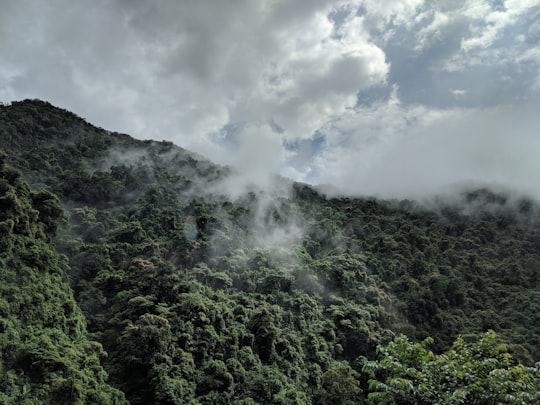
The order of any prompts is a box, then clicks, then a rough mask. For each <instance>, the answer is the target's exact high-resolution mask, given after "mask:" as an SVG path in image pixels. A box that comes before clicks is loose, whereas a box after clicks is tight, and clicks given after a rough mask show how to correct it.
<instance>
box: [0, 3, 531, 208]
mask: <svg viewBox="0 0 540 405" xmlns="http://www.w3.org/2000/svg"><path fill="white" fill-rule="evenodd" d="M0 10H1V12H0V101H2V102H4V103H8V102H10V101H13V100H22V99H25V98H39V99H42V100H46V101H49V102H51V103H52V104H54V105H57V106H59V107H62V108H66V109H69V110H71V111H73V112H75V113H76V114H78V115H79V116H82V117H83V118H85V119H86V120H87V121H89V122H90V123H92V124H94V125H97V126H100V127H102V128H105V129H108V130H113V131H119V132H124V133H128V134H130V135H132V136H134V137H136V138H139V139H155V140H169V141H172V142H174V143H175V144H177V145H179V146H182V147H184V148H186V149H189V150H191V151H194V152H197V153H199V154H202V155H203V156H206V157H208V158H209V159H211V160H213V161H215V162H217V163H221V164H230V165H236V166H239V167H241V168H242V170H244V171H246V172H249V173H251V174H252V175H253V176H254V178H255V179H256V178H257V176H259V175H260V176H261V178H262V177H263V176H265V175H267V174H268V173H279V174H282V175H284V176H286V177H289V178H292V179H294V180H297V181H302V182H307V183H310V184H324V185H330V186H332V187H333V188H334V189H337V190H340V191H341V192H343V193H345V194H349V195H377V196H380V197H385V198H417V197H419V196H425V195H429V194H436V193H440V192H443V191H444V190H448V189H450V188H452V187H455V186H459V185H462V184H482V185H490V186H493V187H506V188H510V189H512V190H515V191H518V192H520V193H526V194H529V195H531V196H533V197H537V198H540V184H539V183H540V181H539V180H538V179H539V178H540V176H539V175H540V158H539V157H540V0H506V1H505V0H489V1H488V0H485V1H484V0H462V1H460V0H431V1H423V0H332V1H331V0H259V1H255V0H222V1H215V0H191V1H190V0H159V1H158V0H115V1H113V0H79V1H72V0H47V1H42V0H0Z"/></svg>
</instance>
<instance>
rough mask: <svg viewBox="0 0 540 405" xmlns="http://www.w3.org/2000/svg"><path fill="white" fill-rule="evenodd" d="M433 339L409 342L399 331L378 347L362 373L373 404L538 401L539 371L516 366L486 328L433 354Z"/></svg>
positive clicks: (486, 404) (539, 387)
mask: <svg viewBox="0 0 540 405" xmlns="http://www.w3.org/2000/svg"><path fill="white" fill-rule="evenodd" d="M431 343H433V339H426V340H424V341H423V342H422V343H412V342H410V341H409V340H408V339H407V337H405V336H403V335H401V336H399V337H397V338H396V339H395V340H394V341H392V342H390V343H389V344H388V345H387V346H383V347H379V349H378V359H377V360H375V361H369V362H367V363H366V365H365V366H364V371H365V372H367V373H369V374H370V375H371V376H372V377H373V379H372V380H370V381H369V390H370V391H371V392H370V394H369V395H368V402H369V403H372V404H411V403H414V404H426V405H427V404H462V403H464V404H485V405H488V404H495V403H497V404H532V403H536V402H538V400H540V369H538V368H537V367H524V366H523V365H521V364H516V363H515V362H514V361H513V359H512V356H511V355H510V354H509V353H508V351H507V348H506V345H504V344H499V343H498V342H497V341H496V335H495V332H493V331H489V332H487V333H486V334H485V335H483V336H482V338H481V339H480V340H479V341H476V342H472V343H468V342H466V341H465V340H464V339H463V338H462V337H458V339H457V340H456V341H455V342H454V343H453V345H452V347H451V348H450V350H448V351H447V352H446V353H444V354H441V355H435V354H433V352H431V351H429V350H428V348H427V347H428V346H429V345H430V344H431Z"/></svg>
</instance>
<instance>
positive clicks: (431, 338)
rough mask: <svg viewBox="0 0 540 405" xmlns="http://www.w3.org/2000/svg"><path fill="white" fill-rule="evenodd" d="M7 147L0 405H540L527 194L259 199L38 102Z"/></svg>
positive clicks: (185, 155)
mask: <svg viewBox="0 0 540 405" xmlns="http://www.w3.org/2000/svg"><path fill="white" fill-rule="evenodd" d="M0 149H1V150H2V151H1V152H0V154H1V155H0V247H1V250H0V291H1V295H0V315H1V318H0V347H1V349H2V352H1V353H2V355H1V358H0V403H4V404H15V403H21V404H40V403H59V404H63V403H65V404H71V403H78V404H90V403H95V404H122V403H131V404H362V403H366V404H378V403H382V404H392V403H395V404H412V403H417V404H434V403H452V404H454V403H455V404H457V403H467V404H493V403H503V404H532V403H535V402H536V401H540V394H539V392H540V368H539V364H538V362H539V361H540V319H539V316H540V315H539V314H540V290H539V288H538V275H539V270H540V205H538V204H537V202H536V201H534V200H532V199H529V198H527V197H524V196H514V195H511V194H509V193H504V192H499V191H496V190H489V189H485V188H483V189H469V190H463V191H462V192H460V193H459V195H454V196H452V198H449V197H445V198H442V197H441V198H434V199H433V200H432V201H431V202H429V203H428V202H424V203H422V204H420V203H418V202H413V201H407V200H405V201H383V200H378V199H376V198H370V197H363V198H350V197H332V198H331V197H327V196H326V195H324V194H323V193H322V192H320V191H317V190H316V189H314V188H313V187H311V186H308V185H305V184H300V183H295V182H292V181H289V180H287V179H284V178H281V177H279V176H275V177H272V180H271V181H270V182H269V184H265V185H264V187H262V186H261V185H259V184H251V183H249V182H246V181H243V180H242V179H243V177H242V173H241V172H238V171H236V170H235V169H233V168H229V167H222V166H218V165H215V164H213V163H211V162H209V161H207V160H205V159H204V158H202V157H200V156H197V155H195V154H193V153H190V152H188V151H186V150H184V149H182V148H180V147H178V146H175V145H174V144H172V143H170V142H165V141H164V142H156V141H140V140H136V139H133V138H131V137H130V136H128V135H125V134H119V133H114V132H110V131H106V130H103V129H101V128H96V127H94V126H92V125H91V124H89V123H87V122H86V121H85V120H83V119H81V118H79V117H77V116H76V115H75V114H73V113H71V112H68V111H66V110H62V109H59V108H56V107H54V106H52V105H51V104H49V103H46V102H43V101H38V100H25V101H21V102H13V103H11V104H9V105H2V106H0ZM240 180H242V181H240ZM239 184H240V185H241V190H240V191H239V190H238V189H239V186H238V185H239ZM233 185H234V188H235V191H234V192H232V191H231V190H232V187H233Z"/></svg>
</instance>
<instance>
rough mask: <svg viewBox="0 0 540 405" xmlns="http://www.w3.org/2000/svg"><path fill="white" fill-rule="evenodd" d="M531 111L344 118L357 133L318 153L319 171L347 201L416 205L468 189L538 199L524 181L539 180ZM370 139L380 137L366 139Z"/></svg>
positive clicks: (384, 110)
mask: <svg viewBox="0 0 540 405" xmlns="http://www.w3.org/2000/svg"><path fill="white" fill-rule="evenodd" d="M539 107H540V102H535V103H533V104H522V105H515V106H510V105H503V106H498V107H493V108H488V109H475V108H471V109H452V110H427V109H425V108H420V107H404V106H401V105H395V104H394V105H389V104H385V105H380V106H378V107H377V108H375V109H373V110H369V111H358V114H357V115H354V116H351V119H354V120H358V118H359V117H364V118H363V119H364V122H363V123H358V122H356V123H354V124H353V125H351V127H352V128H362V130H361V131H362V132H358V133H354V134H352V135H351V136H349V138H348V139H347V141H346V142H345V143H343V144H341V145H339V147H335V148H334V149H333V150H327V151H325V152H324V153H323V154H322V155H321V156H320V161H319V164H320V165H322V166H324V167H326V168H327V169H328V170H327V172H326V174H325V176H326V181H327V182H328V183H331V184H332V185H334V186H337V187H338V188H339V189H341V190H345V191H346V192H348V193H353V194H372V195H379V196H383V197H402V198H411V197H412V198H419V197H421V196H424V195H426V194H437V193H443V192H444V191H445V190H447V189H448V188H449V187H451V186H454V185H456V184H460V183H461V184H464V183H476V184H490V185H494V186H502V185H505V186H507V187H511V188H512V189H514V190H517V191H519V192H522V193H526V194H529V195H532V196H534V197H536V198H540V192H539V191H538V189H537V187H536V184H535V182H534V181H531V179H532V177H534V176H535V175H534V174H535V173H539V172H540V161H539V160H538V159H537V158H536V156H538V155H539V154H540V140H539V139H538V137H537V130H536V128H538V126H539V125H540V119H539V118H538V117H537V116H536V115H535V114H534V113H533V111H535V110H537V109H538V108H539ZM382 117H386V121H382ZM373 133H380V134H382V136H374V137H373V139H371V138H370V137H371V136H372V135H371V134H373ZM353 138H356V139H355V140H353ZM348 150H349V151H350V153H347V151H348ZM335 179H338V181H335Z"/></svg>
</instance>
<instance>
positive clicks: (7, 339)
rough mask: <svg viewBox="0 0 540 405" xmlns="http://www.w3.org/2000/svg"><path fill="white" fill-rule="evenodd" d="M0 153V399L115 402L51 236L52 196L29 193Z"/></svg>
mask: <svg viewBox="0 0 540 405" xmlns="http://www.w3.org/2000/svg"><path fill="white" fill-rule="evenodd" d="M4 161H5V155H3V154H1V153H0V313H1V320H0V352H1V353H2V355H1V357H0V402H1V403H4V404H15V403H21V404H22V403H24V404H34V403H35V404H38V403H65V404H75V403H77V404H87V403H100V404H121V403H124V402H125V400H124V396H123V395H122V394H121V393H120V392H119V391H117V390H115V389H113V388H112V387H110V386H109V385H108V384H107V382H106V380H107V374H106V373H105V371H104V370H103V368H102V367H101V364H100V356H101V355H102V354H103V349H102V348H101V345H100V344H99V343H97V342H93V341H90V340H89V339H88V337H87V333H86V324H85V321H84V318H83V315H82V313H81V312H80V310H79V308H78V306H77V303H76V302H75V300H74V298H73V294H72V291H71V289H70V286H69V283H68V280H67V274H66V269H67V263H66V261H65V258H62V257H59V256H58V254H57V253H56V252H55V248H54V245H53V244H52V242H51V238H52V237H53V236H54V232H55V230H56V227H57V226H58V224H59V222H60V221H61V219H62V208H61V206H60V205H59V204H58V200H57V198H56V197H55V196H54V195H52V194H50V193H49V192H47V191H40V192H33V191H31V190H30V189H29V187H28V185H27V184H26V182H25V181H24V180H23V179H22V177H21V176H20V174H19V173H18V172H16V171H14V170H12V169H9V168H7V167H6V166H5V162H4Z"/></svg>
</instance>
